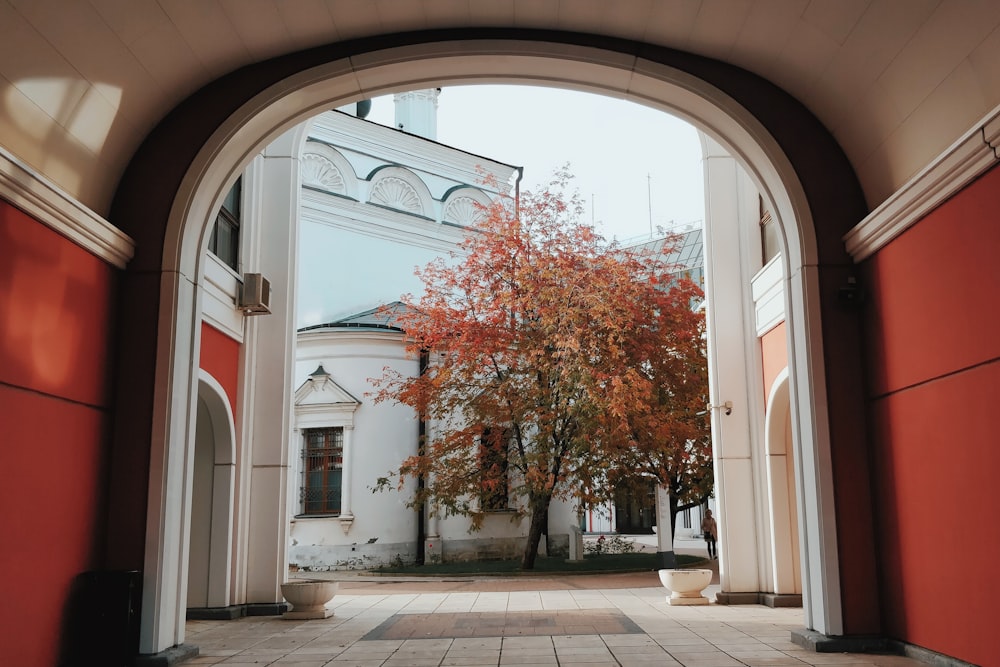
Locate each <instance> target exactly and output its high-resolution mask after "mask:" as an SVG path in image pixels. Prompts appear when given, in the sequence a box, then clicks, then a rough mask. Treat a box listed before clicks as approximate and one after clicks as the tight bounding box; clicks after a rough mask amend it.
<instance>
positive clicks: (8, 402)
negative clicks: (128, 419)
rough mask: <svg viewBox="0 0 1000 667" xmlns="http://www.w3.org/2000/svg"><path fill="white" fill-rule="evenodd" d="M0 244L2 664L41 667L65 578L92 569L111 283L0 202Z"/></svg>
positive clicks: (101, 514) (100, 524)
mask: <svg viewBox="0 0 1000 667" xmlns="http://www.w3.org/2000/svg"><path fill="white" fill-rule="evenodd" d="M0 249H2V250H0V253H2V257H3V259H2V260H0V424H3V436H2V438H0V441H2V445H0V507H3V508H6V510H5V511H4V512H3V513H0V535H2V538H0V539H2V542H3V548H2V549H0V572H3V573H4V585H3V594H4V600H5V604H4V605H3V606H2V608H0V627H3V636H4V641H3V646H4V648H3V661H4V663H5V664H10V665H23V666H24V667H36V666H37V667H49V666H50V665H53V664H55V662H56V656H57V654H58V652H59V650H60V637H61V635H62V626H63V623H64V620H63V614H64V612H65V609H64V608H65V606H66V603H67V598H68V595H69V592H70V586H71V584H72V581H73V578H74V577H75V576H76V575H77V574H79V573H81V572H84V571H87V570H92V569H98V568H100V567H101V565H102V557H103V547H104V545H103V539H104V533H105V520H106V517H105V511H106V506H105V495H104V485H105V484H106V482H107V469H106V466H107V462H106V461H107V444H108V437H107V431H108V425H109V419H108V397H109V389H110V383H109V366H110V363H109V354H108V352H109V349H110V344H109V341H110V337H111V329H110V326H109V324H110V321H111V317H112V303H113V295H114V291H115V289H116V282H117V281H116V274H115V270H114V269H112V268H111V267H109V266H108V265H107V264H105V263H104V262H103V261H101V260H99V259H97V258H95V257H94V256H92V255H91V254H89V253H88V252H86V251H85V250H82V249H81V248H79V247H78V246H76V245H75V244H73V243H71V242H70V241H68V240H66V239H65V238H63V237H62V236H60V235H58V234H56V233H55V232H53V231H52V230H50V229H49V228H48V227H45V226H43V225H42V224H40V223H38V222H36V221H35V220H33V219H32V218H30V217H29V216H27V215H25V214H24V213H22V212H21V211H19V210H17V209H15V208H13V207H12V206H10V205H8V204H7V203H6V202H4V201H2V200H0ZM13 508H19V509H16V510H13ZM12 510H13V511H12ZM25 568H28V569H27V570H26V569H25ZM79 620H80V619H77V621H78V622H79Z"/></svg>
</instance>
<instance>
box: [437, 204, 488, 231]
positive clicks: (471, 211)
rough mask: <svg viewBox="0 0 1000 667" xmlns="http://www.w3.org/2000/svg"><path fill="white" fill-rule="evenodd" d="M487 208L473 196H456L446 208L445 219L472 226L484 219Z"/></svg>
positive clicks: (464, 225)
mask: <svg viewBox="0 0 1000 667" xmlns="http://www.w3.org/2000/svg"><path fill="white" fill-rule="evenodd" d="M485 217H486V210H485V209H484V208H483V205H482V204H481V203H479V202H478V201H476V200H475V199H473V198H472V197H455V198H454V199H452V200H451V201H450V202H448V204H447V206H445V209H444V220H445V221H447V222H453V223H455V224H457V225H462V226H463V227H472V226H475V225H477V224H479V223H480V222H482V221H483V218H485Z"/></svg>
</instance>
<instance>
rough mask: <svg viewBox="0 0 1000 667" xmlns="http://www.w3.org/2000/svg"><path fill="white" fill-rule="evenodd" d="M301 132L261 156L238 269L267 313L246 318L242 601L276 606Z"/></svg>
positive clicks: (282, 559)
mask: <svg viewBox="0 0 1000 667" xmlns="http://www.w3.org/2000/svg"><path fill="white" fill-rule="evenodd" d="M302 131H303V130H302V128H296V129H293V130H291V131H289V132H287V133H285V134H284V135H282V136H281V137H280V138H279V139H277V140H276V141H275V142H274V143H272V144H271V145H270V146H268V147H267V149H265V151H264V157H263V160H262V161H260V162H261V166H260V170H259V173H260V177H259V180H255V181H254V183H253V186H254V187H253V190H252V195H251V196H252V197H254V200H253V202H252V206H251V207H250V208H251V209H252V211H253V214H252V216H253V224H254V230H255V232H256V233H257V234H258V235H259V236H258V239H257V242H256V243H254V244H253V245H254V246H255V248H254V250H255V251H256V252H251V253H248V254H249V255H250V256H248V257H246V261H245V263H244V266H245V267H246V269H245V270H247V271H251V270H252V271H254V272H259V273H261V274H263V275H264V277H265V278H267V279H268V280H269V281H270V282H271V302H270V308H271V314H270V315H262V316H257V317H253V318H249V320H248V334H249V333H251V332H252V334H253V335H248V337H247V339H248V340H249V341H251V344H250V345H248V346H246V347H247V349H245V360H244V363H245V365H244V373H245V378H246V385H245V389H246V392H247V393H246V397H247V398H248V399H249V400H247V401H246V402H245V403H244V415H245V416H246V420H245V422H244V423H245V424H247V429H246V431H245V432H244V441H243V444H244V447H246V448H248V450H249V462H250V471H249V484H248V486H249V488H248V489H247V494H246V495H245V497H246V498H249V512H248V517H249V518H248V526H247V536H246V542H245V546H246V602H248V603H271V602H280V601H281V599H282V597H281V583H282V582H283V581H284V580H285V577H286V574H287V571H288V545H287V541H288V507H287V503H288V486H289V484H290V483H291V481H292V480H290V479H289V475H290V473H291V471H292V470H293V469H294V466H291V465H290V463H291V460H290V457H291V456H293V455H295V453H294V452H293V451H292V449H293V448H289V438H290V434H291V431H292V428H291V408H292V401H293V387H292V381H293V370H294V359H295V282H296V274H295V271H294V267H295V257H296V254H297V252H298V249H297V231H298V220H297V215H298V203H299V168H298V153H299V146H300V136H301V133H302Z"/></svg>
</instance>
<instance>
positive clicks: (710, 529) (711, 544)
mask: <svg viewBox="0 0 1000 667" xmlns="http://www.w3.org/2000/svg"><path fill="white" fill-rule="evenodd" d="M701 534H702V535H703V536H704V538H705V544H707V545H708V557H709V558H718V557H719V550H718V547H716V544H715V543H716V540H718V539H719V527H718V526H717V525H716V523H715V519H713V518H712V510H705V518H704V519H702V520H701Z"/></svg>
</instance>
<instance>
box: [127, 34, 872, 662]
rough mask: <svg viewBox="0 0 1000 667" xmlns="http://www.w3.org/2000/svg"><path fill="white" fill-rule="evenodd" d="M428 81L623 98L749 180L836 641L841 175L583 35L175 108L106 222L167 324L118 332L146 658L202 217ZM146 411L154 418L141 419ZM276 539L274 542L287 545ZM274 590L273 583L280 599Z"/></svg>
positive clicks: (810, 547) (349, 54)
mask: <svg viewBox="0 0 1000 667" xmlns="http://www.w3.org/2000/svg"><path fill="white" fill-rule="evenodd" d="M430 82H434V84H435V85H438V84H447V83H450V84H452V85H454V84H462V83H474V82H483V83H486V82H491V83H536V84H541V83H544V84H547V85H554V86H564V87H568V88H573V89H578V90H584V91H589V92H595V93H601V94H606V95H613V96H618V97H622V98H625V99H627V100H631V101H634V102H638V103H641V104H646V105H648V106H652V107H654V108H657V109H661V110H663V111H666V112H670V113H672V114H674V115H677V116H679V117H681V118H683V119H685V120H687V121H689V122H691V123H692V124H694V125H695V126H696V127H698V128H699V129H700V130H702V131H703V132H705V133H706V134H708V135H709V136H711V137H712V138H713V139H715V140H716V141H718V142H719V143H720V144H721V145H723V146H724V147H725V148H726V149H727V150H728V151H730V152H731V153H732V154H733V155H734V156H736V157H737V159H738V160H739V161H740V163H741V164H742V165H743V166H744V168H745V169H746V170H747V172H748V173H749V174H750V175H751V177H752V179H753V181H754V182H755V184H756V186H757V187H758V189H759V190H760V192H761V193H762V196H763V197H764V199H765V201H766V203H767V205H768V208H769V209H770V210H771V211H772V212H773V215H774V217H775V218H776V220H777V222H778V225H779V227H780V228H781V230H782V232H783V233H782V241H783V261H784V263H785V267H784V268H785V272H784V275H785V276H787V278H786V281H787V284H786V290H785V294H786V295H787V296H786V299H787V304H786V305H787V308H786V312H787V313H788V318H787V321H788V327H789V358H790V381H789V390H790V391H789V394H790V397H791V415H792V427H793V441H794V442H795V444H796V446H797V447H798V452H797V453H798V454H799V455H798V456H797V457H796V461H797V469H796V474H797V478H798V486H799V488H801V489H802V510H803V511H802V515H801V516H800V522H801V524H802V526H803V527H804V528H805V529H804V531H803V545H804V549H805V553H806V558H805V562H806V563H807V566H808V567H807V571H806V572H804V573H803V575H804V577H803V581H804V586H803V588H804V597H805V608H806V623H807V625H808V626H809V627H810V628H812V629H815V630H818V631H820V632H823V633H826V634H831V635H839V634H843V633H844V626H843V609H842V606H841V602H842V601H841V584H840V580H841V565H842V564H841V563H840V561H839V557H838V546H837V531H836V511H835V495H834V489H833V486H832V470H831V466H830V465H829V461H830V458H831V454H830V420H829V415H830V414H831V412H834V410H832V409H831V406H830V405H829V404H828V401H827V393H826V387H827V385H828V383H835V382H838V380H837V378H830V377H828V373H834V374H837V373H841V374H846V375H847V376H848V379H852V378H854V377H855V376H856V375H857V374H858V373H859V372H860V370H859V368H858V366H857V364H856V361H855V360H853V359H847V358H843V359H840V361H842V362H844V363H842V364H836V365H835V364H834V363H832V362H833V361H834V360H835V358H836V356H837V355H838V354H840V355H841V356H842V357H843V356H845V355H848V354H850V341H849V342H848V345H847V347H846V348H845V347H844V346H841V347H838V348H837V349H833V350H832V351H831V348H830V347H829V346H830V343H829V341H830V339H831V338H830V337H829V336H827V337H826V339H824V332H823V327H824V326H827V327H828V328H830V327H836V326H837V318H836V317H830V316H829V313H827V316H826V317H825V318H824V316H823V315H824V312H823V311H824V308H825V307H826V302H824V301H823V300H821V298H820V292H821V287H822V285H823V283H824V281H825V282H827V283H829V282H832V281H835V280H837V277H838V276H839V273H838V272H839V271H841V270H842V269H840V268H839V267H833V268H827V265H830V264H834V265H835V264H837V263H838V262H840V261H843V259H844V257H845V255H844V251H843V246H842V243H841V242H840V236H841V234H843V233H844V232H846V230H847V229H848V228H849V227H850V226H851V225H852V224H853V223H854V222H855V221H856V220H858V219H860V217H861V214H862V213H863V211H864V204H863V199H862V198H861V195H860V190H859V188H858V186H857V183H856V180H855V179H854V176H853V173H852V172H851V170H850V167H849V165H848V163H847V161H846V159H845V158H844V156H843V155H842V154H841V152H840V151H839V148H838V147H837V146H836V144H835V142H834V141H833V140H832V138H830V136H829V135H828V133H826V131H825V130H824V129H823V128H822V127H821V126H820V125H819V123H818V122H817V121H816V120H815V119H814V118H813V117H812V116H811V115H810V114H809V113H808V112H807V111H806V110H805V109H804V108H803V107H802V106H801V105H799V104H798V103H797V102H795V101H794V100H792V99H791V98H789V97H788V96H787V95H785V94H784V93H783V92H781V91H780V90H779V89H777V88H775V87H774V86H772V85H771V84H769V83H767V82H766V81H763V80H760V79H758V78H756V77H754V76H753V75H751V74H749V73H747V72H745V71H742V70H739V69H738V68H734V67H730V66H726V65H723V64H721V63H718V62H714V61H710V60H707V59H703V58H698V57H695V56H691V55H689V54H684V53H679V52H674V51H670V50H667V49H660V48H651V47H648V46H646V45H642V44H636V43H632V42H624V41H620V40H611V39H606V38H594V37H590V36H586V35H573V34H562V33H559V34H555V33H549V32H534V31H525V30H482V31H469V30H464V31H453V32H449V31H445V32H435V33H416V34H408V35H394V36H386V37H384V38H380V39H377V40H365V41H361V42H351V43H343V44H338V45H335V46H334V47H330V48H328V49H314V50H311V51H308V52H303V53H301V54H293V55H291V56H286V57H282V58H278V59H275V60H274V61H269V62H267V63H262V64H261V66H260V67H257V68H256V69H255V70H254V71H241V72H240V73H237V74H234V75H232V76H231V77H228V78H227V79H225V80H223V81H220V82H218V83H217V84H216V85H214V86H209V87H208V88H206V89H205V90H203V91H202V92H201V93H199V94H198V95H196V96H195V97H193V98H191V99H190V100H189V101H188V102H187V103H185V105H182V107H180V108H178V109H177V110H175V112H174V113H173V114H171V116H170V117H169V118H168V119H167V120H166V121H165V122H164V123H163V125H161V127H160V128H159V129H158V131H157V132H156V133H154V136H152V137H151V138H150V139H149V140H148V141H147V143H146V144H145V145H144V147H143V149H142V150H141V151H140V153H139V155H137V157H136V159H135V160H134V161H133V164H132V166H131V167H130V169H129V172H128V173H127V174H126V177H125V179H123V182H122V186H121V189H120V191H119V197H118V198H117V199H116V202H115V206H114V209H113V213H112V220H113V221H115V222H116V223H118V224H120V225H121V226H122V227H123V228H124V229H126V231H129V232H130V233H132V234H133V235H134V236H135V237H136V238H138V239H140V240H146V241H149V242H148V243H146V244H145V245H144V246H143V248H142V249H141V250H140V252H139V253H137V258H136V261H135V262H134V264H133V265H132V266H130V273H129V277H130V287H132V289H131V290H130V291H127V295H126V301H127V302H128V300H129V299H132V300H133V301H132V302H134V303H136V304H143V305H144V307H146V309H147V310H148V302H144V301H143V298H144V297H149V296H153V297H155V298H154V299H153V302H154V303H156V304H157V305H156V309H157V312H158V317H159V321H160V322H164V323H166V325H165V326H164V327H163V328H161V329H160V330H156V331H152V332H150V331H149V329H148V328H147V329H145V330H143V328H142V324H141V323H139V322H132V321H127V322H124V323H123V325H124V326H123V328H124V329H125V330H126V331H131V332H132V333H134V334H137V335H139V336H142V335H144V334H145V335H150V334H151V339H152V340H155V341H156V350H155V379H154V380H153V382H152V383H150V385H148V386H143V387H141V391H137V392H135V393H132V394H129V395H128V397H127V398H126V399H125V402H126V403H127V402H128V401H129V400H133V401H140V402H141V401H143V400H145V401H148V402H150V403H152V414H151V416H150V417H149V428H150V431H151V432H152V433H153V438H152V443H151V450H150V462H151V465H150V470H151V475H150V480H149V498H150V500H151V502H150V504H149V507H148V510H147V514H146V522H145V534H146V536H147V537H146V542H145V552H144V553H145V555H144V559H145V568H144V570H145V582H146V588H145V590H144V602H143V624H142V638H141V647H140V650H141V652H143V653H155V652H157V651H161V650H164V649H165V648H167V647H169V646H172V645H174V644H179V643H181V642H182V641H183V632H184V631H183V614H182V613H181V611H182V610H181V609H179V607H180V606H181V605H178V600H177V599H176V596H177V591H179V590H183V585H181V584H180V583H179V580H180V578H181V577H182V573H183V570H184V566H183V564H184V561H185V558H186V552H185V550H184V549H185V540H184V539H178V537H182V536H183V533H184V530H183V517H184V516H185V513H186V512H187V510H188V506H187V504H188V503H189V502H190V494H189V488H190V487H189V486H188V482H187V481H186V480H187V474H186V468H185V459H186V457H187V455H188V453H187V452H186V449H185V448H186V447H188V439H187V434H188V432H189V430H190V427H191V425H192V423H193V420H194V418H195V414H196V409H195V404H194V400H193V398H192V397H194V396H195V395H196V391H195V383H196V375H195V373H194V371H193V370H192V368H193V367H194V366H195V365H194V364H192V361H191V360H192V359H195V358H196V356H197V353H196V350H197V342H198V325H199V322H198V313H199V309H198V304H199V301H200V290H201V287H200V285H201V276H202V271H203V269H202V267H201V265H200V262H201V258H202V256H203V252H204V248H205V245H206V242H207V241H206V237H207V230H208V229H209V220H210V214H211V212H212V211H213V210H214V209H215V208H216V207H217V205H218V203H219V202H220V201H221V199H222V197H223V196H224V195H225V192H226V191H227V189H228V187H229V185H230V184H231V183H232V181H233V180H234V179H235V178H236V175H237V173H238V172H239V171H240V170H241V168H242V167H243V165H245V164H246V163H247V162H248V161H249V159H250V156H252V155H253V154H255V153H257V152H259V151H260V150H261V149H262V148H263V147H264V146H265V145H267V144H268V143H269V142H270V141H271V140H273V139H274V138H276V137H277V136H279V135H280V134H281V133H282V132H283V131H284V130H286V129H288V128H290V127H292V126H294V125H296V124H298V123H299V122H301V121H302V120H304V119H305V118H307V117H309V116H311V115H313V114H315V113H316V112H317V111H318V110H320V109H325V108H329V107H332V106H339V105H342V104H345V103H348V102H351V101H356V100H358V99H361V98H363V97H369V96H372V95H375V94H379V93H382V92H391V91H393V90H401V89H406V88H418V87H426V86H427V85H428V84H429V83H430ZM185 147H189V148H185ZM185 151H188V153H185ZM195 151H196V153H195ZM168 157H169V158H170V159H169V160H168V159H167V158H168ZM154 165H156V166H157V167H158V168H159V170H158V171H157V172H156V173H155V175H156V176H157V177H158V180H157V181H156V182H155V183H153V182H152V181H153V174H152V173H151V172H150V171H149V170H150V169H153V168H154ZM163 165H166V167H165V168H164V167H163ZM151 208H152V210H153V211H154V212H155V213H154V214H153V215H150V209H151ZM167 211H169V213H167ZM275 223H277V224H280V221H275ZM817 230H819V231H820V232H822V233H821V234H819V235H817V234H816V231H817ZM159 251H162V252H159ZM144 273H145V274H146V275H144ZM150 275H152V276H155V279H152V280H151V279H150ZM154 321H155V318H154ZM147 326H148V322H147ZM824 344H826V346H827V347H824ZM824 352H826V353H827V359H826V360H827V362H831V363H830V365H829V366H827V365H826V363H825V362H824ZM130 353H134V354H140V356H142V357H143V360H144V361H146V362H147V363H148V358H147V357H148V350H146V351H145V354H143V351H142V350H140V351H138V352H130V351H128V350H126V351H124V352H123V355H125V356H127V355H128V354H130ZM131 381H132V382H133V383H139V382H140V381H139V380H137V379H135V378H131ZM126 391H127V390H126ZM836 409H837V410H840V411H842V412H848V413H850V415H849V416H848V417H847V419H846V423H850V421H851V420H852V419H854V420H857V419H858V417H857V415H854V413H853V410H854V409H855V406H852V405H844V404H839V405H838V406H836ZM148 411H149V407H148V404H147V405H146V406H145V408H144V409H143V411H142V412H143V413H144V414H145V413H147V412H148ZM172 497H179V498H182V499H183V502H181V503H180V506H179V507H174V506H172V505H171V504H170V503H168V502H166V499H168V498H172ZM284 502H285V499H284V498H282V499H281V503H284ZM279 509H281V510H283V507H282V508H279ZM279 513H283V512H279ZM284 535H285V533H284V530H283V529H282V528H280V527H276V528H275V536H276V538H277V539H278V540H279V541H281V540H283V539H284ZM279 583H280V580H276V581H274V582H273V588H274V591H275V595H276V596H277V595H279V593H278V584H279ZM277 599H280V598H276V600H277Z"/></svg>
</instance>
